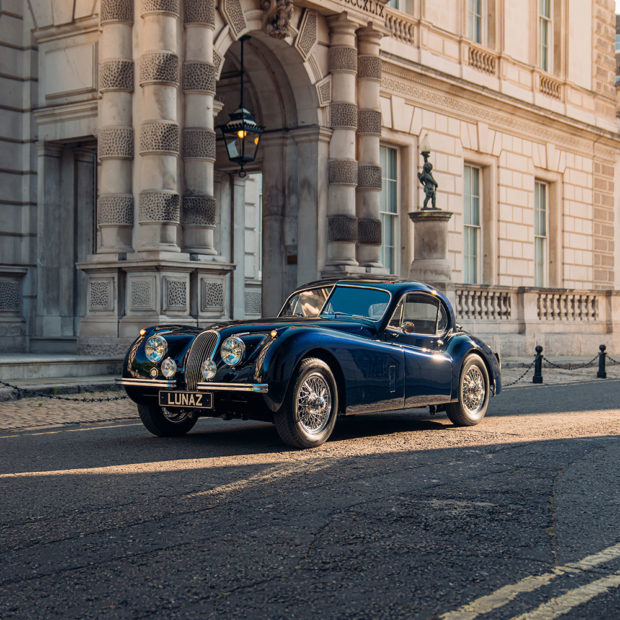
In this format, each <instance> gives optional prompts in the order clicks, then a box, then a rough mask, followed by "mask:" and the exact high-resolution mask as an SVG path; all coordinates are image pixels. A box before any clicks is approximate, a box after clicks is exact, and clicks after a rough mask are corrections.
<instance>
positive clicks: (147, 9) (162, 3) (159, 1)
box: [142, 0, 179, 15]
mask: <svg viewBox="0 0 620 620" xmlns="http://www.w3.org/2000/svg"><path fill="white" fill-rule="evenodd" d="M149 13H170V14H171V15H178V14H179V0H142V15H148V14H149Z"/></svg>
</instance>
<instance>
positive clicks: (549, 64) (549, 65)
mask: <svg viewBox="0 0 620 620" xmlns="http://www.w3.org/2000/svg"><path fill="white" fill-rule="evenodd" d="M553 2H554V0H537V4H538V10H537V16H538V18H537V31H538V41H537V47H538V67H539V68H540V69H542V70H543V71H546V72H547V73H553V60H554V59H553V57H554V45H553V35H554V32H553V29H554V20H553V17H554V6H553ZM543 3H545V5H547V3H548V7H549V12H548V15H547V14H544V13H543V12H542V10H541V9H542V6H543ZM543 24H544V26H545V32H546V34H547V41H546V45H545V47H546V62H545V57H544V56H543V41H542V37H543Z"/></svg>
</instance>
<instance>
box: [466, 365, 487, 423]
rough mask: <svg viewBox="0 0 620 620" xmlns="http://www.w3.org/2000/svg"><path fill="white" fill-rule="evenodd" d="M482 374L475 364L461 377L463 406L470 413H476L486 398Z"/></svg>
mask: <svg viewBox="0 0 620 620" xmlns="http://www.w3.org/2000/svg"><path fill="white" fill-rule="evenodd" d="M484 383H485V382H484V376H483V375H482V371H481V370H480V368H478V367H477V366H472V367H471V368H470V369H469V370H468V371H467V374H466V375H465V376H464V377H463V386H462V388H461V390H462V397H463V406H464V407H465V409H467V412H468V413H469V414H471V415H475V414H477V413H478V412H479V411H480V409H482V406H483V405H484V400H485V398H486V387H485V384H484Z"/></svg>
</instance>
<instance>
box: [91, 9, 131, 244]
mask: <svg viewBox="0 0 620 620" xmlns="http://www.w3.org/2000/svg"><path fill="white" fill-rule="evenodd" d="M100 13H101V16H100V22H101V39H100V42H99V53H100V57H101V60H100V62H99V89H100V91H101V105H100V108H99V110H100V111H99V131H98V136H97V137H98V156H99V159H100V161H101V173H100V177H99V195H98V198H97V224H98V227H99V231H100V233H101V243H100V246H99V249H98V253H100V254H111V253H119V252H121V253H122V252H127V251H130V250H131V249H132V239H131V237H132V231H133V222H134V210H133V193H132V168H133V165H132V164H133V156H134V131H133V127H132V112H131V109H132V93H133V90H134V64H133V53H132V26H133V20H134V13H133V2H119V0H101V12H100Z"/></svg>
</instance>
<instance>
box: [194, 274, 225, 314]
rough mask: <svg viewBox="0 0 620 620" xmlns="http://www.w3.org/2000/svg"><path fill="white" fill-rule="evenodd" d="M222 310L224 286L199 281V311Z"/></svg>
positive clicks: (217, 283) (218, 283)
mask: <svg viewBox="0 0 620 620" xmlns="http://www.w3.org/2000/svg"><path fill="white" fill-rule="evenodd" d="M222 310H224V285H223V284H222V283H221V282H209V281H208V280H201V281H200V311H201V312H212V311H218V312H221V311H222Z"/></svg>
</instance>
